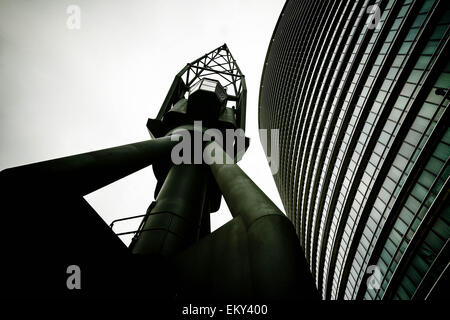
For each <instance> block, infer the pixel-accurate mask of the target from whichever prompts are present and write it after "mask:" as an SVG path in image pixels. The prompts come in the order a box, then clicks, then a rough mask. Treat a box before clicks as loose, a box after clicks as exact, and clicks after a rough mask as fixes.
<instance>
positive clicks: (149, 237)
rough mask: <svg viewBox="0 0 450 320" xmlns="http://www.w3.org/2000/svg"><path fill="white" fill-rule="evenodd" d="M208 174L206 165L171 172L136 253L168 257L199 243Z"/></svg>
mask: <svg viewBox="0 0 450 320" xmlns="http://www.w3.org/2000/svg"><path fill="white" fill-rule="evenodd" d="M208 174H209V172H208V168H207V167H206V166H205V165H195V164H182V165H174V166H173V167H172V168H171V169H170V171H169V173H168V175H167V177H166V179H165V181H164V184H163V186H162V188H161V190H160V191H159V194H158V197H157V199H156V204H155V206H154V207H153V209H152V210H151V211H150V215H149V216H148V218H147V221H146V223H145V225H144V226H143V229H144V230H146V232H142V233H141V234H140V235H139V236H138V239H137V241H136V243H135V244H134V246H133V248H132V252H133V253H136V254H158V255H162V256H165V257H167V256H171V255H173V254H175V253H177V252H180V251H181V250H183V249H185V248H186V247H187V246H189V245H191V244H192V243H194V242H196V241H197V240H198V237H199V233H200V225H201V220H202V212H203V211H204V210H203V208H204V203H205V198H206V189H207V178H208Z"/></svg>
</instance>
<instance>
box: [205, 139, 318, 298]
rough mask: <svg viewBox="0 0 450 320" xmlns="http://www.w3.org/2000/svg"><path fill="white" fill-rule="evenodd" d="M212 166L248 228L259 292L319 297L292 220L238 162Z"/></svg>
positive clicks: (233, 209)
mask: <svg viewBox="0 0 450 320" xmlns="http://www.w3.org/2000/svg"><path fill="white" fill-rule="evenodd" d="M214 148H215V152H217V153H219V154H220V156H218V157H216V159H223V160H224V161H225V160H226V159H227V158H229V157H228V155H227V154H225V152H224V151H223V149H222V148H221V147H220V146H219V145H218V144H215V145H214ZM210 163H211V162H210ZM222 163H226V162H222ZM228 163H229V162H228ZM210 167H211V171H212V174H213V176H214V178H215V180H216V182H217V184H218V186H219V188H220V190H221V192H222V194H223V197H224V198H225V201H226V203H227V205H228V207H229V208H230V211H231V214H232V216H233V217H234V218H240V219H242V221H243V222H244V225H245V228H246V229H247V239H248V247H249V261H250V268H251V270H252V271H251V273H252V286H253V289H254V290H255V291H256V294H257V295H258V296H260V297H263V298H268V299H272V298H273V299H281V298H294V297H296V298H297V297H299V298H301V299H319V298H320V297H319V294H318V291H317V289H316V287H315V284H314V280H313V278H312V275H311V272H310V270H309V267H308V264H307V262H306V259H305V257H304V253H303V250H302V248H301V246H300V242H299V239H298V237H297V235H296V233H295V229H294V226H293V225H292V222H291V221H290V220H289V219H288V218H287V217H286V216H285V215H284V214H283V213H282V212H281V210H280V209H278V207H277V206H276V205H275V204H274V203H273V202H272V201H271V200H270V199H269V198H268V197H267V196H266V195H265V194H264V192H262V191H261V189H259V188H258V186H257V185H256V184H255V183H254V182H253V181H252V180H251V179H250V178H249V177H248V176H247V175H246V174H245V173H244V172H243V171H242V169H241V168H239V166H238V165H237V164H221V163H213V164H211V165H210Z"/></svg>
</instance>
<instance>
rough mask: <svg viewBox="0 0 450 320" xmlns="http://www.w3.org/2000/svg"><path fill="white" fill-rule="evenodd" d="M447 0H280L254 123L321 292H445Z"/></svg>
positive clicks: (411, 295) (448, 251)
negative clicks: (273, 152)
mask: <svg viewBox="0 0 450 320" xmlns="http://www.w3.org/2000/svg"><path fill="white" fill-rule="evenodd" d="M449 5H450V3H449V1H447V0H443V1H439V0H426V1H411V0H371V1H367V0H366V1H364V0H355V1H317V0H298V1H294V0H292V1H287V2H286V4H285V6H284V8H283V11H282V13H281V16H280V18H279V20H278V23H277V25H276V27H275V31H274V33H273V36H272V39H271V42H270V45H269V49H268V52H267V56H266V61H265V66H264V71H263V75H262V79H261V88H260V96H259V126H260V128H262V129H269V130H279V141H278V144H276V143H275V145H278V146H279V155H280V163H279V171H278V172H277V173H276V174H275V175H274V179H275V182H276V184H277V187H278V190H279V192H280V195H281V198H282V201H283V204H284V207H285V210H286V212H287V214H288V216H289V218H290V219H291V220H292V222H293V223H294V225H295V227H296V230H297V234H298V236H299V239H300V242H301V245H302V247H303V249H304V252H305V256H306V258H307V261H308V262H309V264H310V269H311V272H312V274H313V276H314V278H315V281H316V285H317V287H318V289H319V291H320V292H321V293H322V296H323V298H324V299H431V298H439V297H441V296H442V295H443V294H448V291H449V290H450V288H449V286H448V283H449V278H450V267H449V261H450V244H449V237H450V226H449V225H450V209H449V174H450V167H449V155H450V130H449V123H450V121H449V113H450V108H449V106H448V105H449V101H450V100H449V98H450V95H449V87H450V64H449V57H450V51H449V24H450V9H449Z"/></svg>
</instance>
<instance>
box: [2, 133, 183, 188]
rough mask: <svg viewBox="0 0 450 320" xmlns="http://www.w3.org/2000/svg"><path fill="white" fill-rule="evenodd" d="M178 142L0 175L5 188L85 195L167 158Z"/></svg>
mask: <svg viewBox="0 0 450 320" xmlns="http://www.w3.org/2000/svg"><path fill="white" fill-rule="evenodd" d="M177 143H178V142H177V141H172V140H171V139H170V137H163V138H158V139H154V140H148V141H142V142H137V143H132V144H127V145H123V146H119V147H114V148H108V149H103V150H98V151H93V152H87V153H82V154H77V155H73V156H68V157H63V158H58V159H53V160H48V161H42V162H37V163H33V164H28V165H23V166H19V167H14V168H9V169H5V170H3V171H2V172H0V180H1V181H2V183H5V184H9V183H12V184H16V185H18V184H26V185H27V187H29V186H30V185H33V184H36V187H37V188H38V190H41V189H53V190H61V189H65V190H70V191H73V192H74V193H76V194H79V195H86V194H88V193H91V192H93V191H95V190H97V189H99V188H102V187H104V186H106V185H108V184H110V183H112V182H114V181H116V180H119V179H121V178H123V177H125V176H127V175H129V174H131V173H133V172H136V171H138V170H140V169H142V168H144V167H146V166H148V165H150V164H152V163H153V162H155V161H156V160H158V159H159V158H161V157H163V156H165V155H169V154H170V151H171V150H172V148H173V146H175V145H176V144H177Z"/></svg>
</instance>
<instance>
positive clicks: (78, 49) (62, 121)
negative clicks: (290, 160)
mask: <svg viewBox="0 0 450 320" xmlns="http://www.w3.org/2000/svg"><path fill="white" fill-rule="evenodd" d="M283 4H284V0H264V1H261V0H259V1H258V0H227V1H217V0H205V1H203V0H201V1H200V0H190V1H186V0H183V1H182V0H179V1H174V0H151V1H148V0H147V1H144V0H85V1H81V0H71V1H63V0H58V1H55V0H53V1H52V0H28V1H25V0H9V1H6V0H0V169H5V168H8V167H14V166H18V165H23V164H28V163H33V162H37V161H42V160H48V159H53V158H58V157H62V156H67V155H72V154H77V153H83V152H87V151H93V150H98V149H103V148H108V147H114V146H119V145H123V144H128V143H133V142H138V141H142V140H146V139H149V135H148V132H147V129H146V126H145V124H146V121H147V118H149V117H151V118H154V117H156V115H157V113H158V110H159V108H160V106H161V104H162V102H163V99H164V97H165V95H166V93H167V91H168V89H169V87H170V85H171V83H172V80H173V77H174V76H175V74H176V73H177V72H178V71H180V70H181V68H182V67H184V65H185V64H186V63H187V62H190V61H192V60H194V59H196V58H198V57H200V56H201V55H203V54H205V53H206V52H209V51H211V50H213V49H215V48H216V47H218V46H220V45H222V44H223V43H227V45H228V47H229V48H230V50H231V53H232V54H233V56H234V58H235V59H236V60H237V63H238V65H239V66H240V68H241V70H242V72H243V73H244V74H245V76H246V80H247V90H248V96H247V122H246V124H247V126H246V135H247V136H249V137H250V138H251V139H252V140H251V144H250V148H249V150H248V152H247V154H246V155H245V156H244V158H243V160H242V161H241V162H240V163H239V165H240V166H241V168H242V169H243V170H244V171H245V172H246V173H247V174H248V175H249V176H250V177H251V178H252V179H253V180H254V181H255V183H256V184H257V185H258V186H259V187H260V188H261V189H262V190H263V191H264V192H265V193H266V194H267V195H268V196H269V197H270V198H271V199H272V200H273V201H274V202H275V204H277V205H278V206H279V207H280V208H281V209H283V207H282V204H281V200H280V197H279V195H278V191H277V189H276V187H275V183H274V181H273V178H272V176H271V172H270V169H269V166H268V164H267V161H266V158H265V155H264V152H263V149H262V147H261V143H260V141H259V137H258V131H257V130H258V121H257V120H258V118H257V117H258V113H257V109H258V108H257V106H258V105H257V103H258V91H259V83H260V80H261V72H262V67H263V64H264V58H265V55H266V52H267V47H268V45H269V42H270V37H271V35H272V32H273V29H274V27H275V24H276V21H277V19H278V16H279V14H280V12H281V9H282V7H283ZM69 5H77V6H78V7H79V8H80V10H81V16H80V18H81V20H80V21H81V24H80V29H69V28H68V27H67V24H66V22H67V19H68V18H69V14H68V13H67V12H66V10H67V7H68V6H69ZM155 185H156V180H155V178H154V177H153V172H152V169H151V167H148V168H146V169H143V170H141V171H139V172H137V173H135V174H133V175H130V176H128V177H126V178H124V179H122V180H120V181H117V182H115V183H113V184H111V185H109V186H107V187H105V188H103V189H100V190H98V191H96V192H94V193H91V194H89V195H88V196H86V199H87V200H88V202H89V203H90V204H91V205H92V206H93V207H94V209H95V210H96V211H97V212H98V213H99V214H100V216H101V217H102V218H103V219H104V220H105V221H106V222H107V223H108V224H109V223H110V222H111V221H112V220H114V219H116V218H121V217H126V216H131V215H137V214H143V213H145V210H146V209H147V207H148V205H149V204H150V202H151V201H152V200H154V199H153V191H154V188H155ZM61 214H63V213H61ZM211 218H212V229H213V230H214V229H216V228H217V227H219V226H220V225H222V224H223V223H225V222H226V221H228V220H230V219H231V215H230V213H229V211H228V209H227V208H226V205H225V202H224V201H223V202H222V206H221V209H220V210H219V212H218V213H214V214H212V216H211ZM137 222H139V221H137ZM134 227H135V226H134V224H123V225H118V226H117V229H116V231H122V230H127V229H130V228H131V229H133V228H134ZM123 239H124V241H125V242H126V243H128V239H127V238H123Z"/></svg>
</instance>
